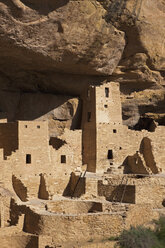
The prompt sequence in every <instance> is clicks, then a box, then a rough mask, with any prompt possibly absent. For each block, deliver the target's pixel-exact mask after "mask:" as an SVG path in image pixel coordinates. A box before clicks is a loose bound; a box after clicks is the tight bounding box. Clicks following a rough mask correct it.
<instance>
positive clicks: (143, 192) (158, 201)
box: [98, 176, 165, 208]
mask: <svg viewBox="0 0 165 248" xmlns="http://www.w3.org/2000/svg"><path fill="white" fill-rule="evenodd" d="M164 185H165V179H164V178H163V177H162V178H161V177H143V178H136V177H135V178H133V177H131V176H130V177H126V176H125V177H124V179H123V177H122V176H113V177H111V178H106V180H104V181H103V180H99V181H98V195H99V196H104V197H105V198H106V199H107V200H108V201H117V202H120V201H121V199H122V197H123V200H122V202H125V203H135V204H151V205H152V207H154V208H162V207H163V205H162V202H163V200H164V198H165V197H164V196H165V186H164Z"/></svg>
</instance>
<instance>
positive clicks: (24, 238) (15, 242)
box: [0, 231, 38, 248]
mask: <svg viewBox="0 0 165 248" xmlns="http://www.w3.org/2000/svg"><path fill="white" fill-rule="evenodd" d="M0 244H1V248H9V247H13V248H23V247H30V248H38V237H37V236H33V235H30V234H25V233H23V232H21V233H18V234H8V233H6V234H3V232H2V231H1V233H0Z"/></svg>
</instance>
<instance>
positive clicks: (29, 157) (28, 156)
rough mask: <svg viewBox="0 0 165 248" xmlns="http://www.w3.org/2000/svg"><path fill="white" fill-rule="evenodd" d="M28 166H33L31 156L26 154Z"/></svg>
mask: <svg viewBox="0 0 165 248" xmlns="http://www.w3.org/2000/svg"><path fill="white" fill-rule="evenodd" d="M26 164H31V154H26Z"/></svg>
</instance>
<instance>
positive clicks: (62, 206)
mask: <svg viewBox="0 0 165 248" xmlns="http://www.w3.org/2000/svg"><path fill="white" fill-rule="evenodd" d="M105 106H106V107H105ZM82 109H83V112H82V124H81V129H77V130H70V129H67V128H65V130H64V132H63V134H62V135H60V136H57V137H50V134H49V130H48V122H47V121H17V122H7V120H5V119H2V122H1V123H0V147H1V150H0V151H1V181H0V182H1V191H2V193H1V204H2V206H3V207H2V208H1V230H2V233H3V232H4V231H3V230H5V235H7V237H10V238H9V239H7V241H4V240H3V239H2V240H3V242H4V244H5V242H7V243H6V244H7V245H8V246H9V244H10V242H15V245H16V246H15V247H19V245H18V244H17V242H18V240H17V239H18V237H17V235H18V236H19V240H24V239H25V240H26V242H27V244H30V245H31V246H30V247H34V248H37V247H39V248H43V247H44V248H45V247H46V246H50V245H52V244H53V245H54V246H53V247H56V245H57V244H60V245H62V247H67V246H66V243H68V242H69V243H68V244H70V245H73V244H74V242H75V239H76V242H81V241H82V240H84V237H83V236H82V235H81V234H80V232H81V229H82V230H86V229H87V228H88V231H89V233H88V235H87V239H89V238H90V235H92V237H95V238H96V237H97V238H98V237H100V235H104V233H106V235H107V234H108V235H113V234H114V232H116V230H117V232H119V231H120V230H122V228H123V225H125V224H124V222H123V219H122V217H121V215H120V212H121V210H122V211H123V213H125V214H126V216H127V217H126V223H127V225H128V226H129V225H132V221H131V222H130V215H134V212H136V213H137V212H138V213H139V214H140V215H142V213H141V211H142V209H143V213H144V214H145V215H146V214H147V217H146V218H147V219H145V221H144V222H146V221H150V219H151V218H152V217H153V216H154V215H156V213H155V212H153V209H154V208H158V209H161V208H163V201H164V194H165V167H164V165H165V154H164V145H165V136H164V135H162V133H165V127H164V126H159V125H157V127H156V129H155V131H154V132H149V131H147V130H142V131H137V130H131V129H129V128H128V127H127V126H125V125H123V124H122V111H121V100H120V90H119V84H117V83H115V82H108V83H106V84H103V85H101V86H90V87H89V88H87V89H86V90H85V91H84V94H83V108H82ZM82 147H83V149H82ZM151 185H152V187H151ZM146 193H147V195H148V197H146ZM146 211H147V212H146ZM67 216H70V217H69V219H68V217H67ZM84 217H85V218H87V219H88V221H89V222H91V221H92V222H93V221H94V219H95V218H97V219H98V223H97V228H98V227H99V228H101V230H102V233H98V232H97V228H96V227H90V226H88V225H87V224H85V222H84V219H83V218H84ZM70 221H71V222H72V221H73V223H74V224H73V223H71V222H70ZM109 221H111V223H114V226H113V225H112V226H111V228H110V229H109V225H108V222H109ZM141 221H142V218H140V219H139V218H138V217H137V219H136V222H137V223H141ZM57 223H58V229H57ZM39 226H40V227H39ZM59 226H60V227H61V228H62V229H63V230H64V232H63V233H61V232H60V228H59ZM4 228H5V229H4ZM67 228H73V229H74V228H76V229H77V228H78V231H74V235H73V234H72V232H71V231H69V232H68V231H67ZM91 228H92V229H91ZM95 228H96V229H95ZM12 230H13V232H12ZM58 230H59V231H58ZM65 231H67V234H66V233H65ZM91 231H92V234H90V233H91ZM15 232H16V233H15ZM54 234H56V238H55V239H53V236H54ZM65 235H66V236H65ZM61 239H62V240H64V241H62V243H61ZM34 240H35V241H34ZM40 240H41V241H40ZM65 240H66V241H65ZM21 242H22V241H21ZM4 247H7V246H4ZM22 247H23V246H22ZM25 247H26V246H25ZM70 247H72V246H70Z"/></svg>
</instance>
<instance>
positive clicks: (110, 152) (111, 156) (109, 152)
mask: <svg viewBox="0 0 165 248" xmlns="http://www.w3.org/2000/svg"><path fill="white" fill-rule="evenodd" d="M108 159H113V151H112V150H108Z"/></svg>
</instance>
